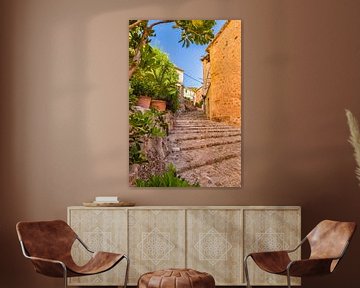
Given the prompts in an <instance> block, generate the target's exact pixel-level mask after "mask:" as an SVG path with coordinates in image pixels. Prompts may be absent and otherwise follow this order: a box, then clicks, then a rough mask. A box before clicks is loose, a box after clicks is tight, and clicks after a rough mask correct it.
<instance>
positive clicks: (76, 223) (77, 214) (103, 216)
mask: <svg viewBox="0 0 360 288" xmlns="http://www.w3.org/2000/svg"><path fill="white" fill-rule="evenodd" d="M68 211H69V212H68V222H69V225H70V226H71V227H72V228H73V229H74V231H75V232H76V233H77V234H78V235H79V237H80V239H81V240H83V241H84V243H85V244H86V245H87V246H88V247H89V248H90V249H91V250H93V251H107V252H115V253H126V251H127V215H126V214H127V213H126V210H125V209H101V208H99V209H81V208H80V209H69V210H68ZM71 252H72V255H73V258H74V260H75V262H76V263H80V264H84V263H86V262H87V261H88V259H89V252H87V251H86V250H85V249H84V248H83V247H82V245H81V244H80V243H79V242H78V241H76V242H75V244H74V246H73V248H72V251H71ZM125 267H126V264H125V261H121V262H120V263H119V264H118V265H117V266H116V267H114V268H113V269H111V270H109V271H108V272H105V273H101V274H97V275H93V276H85V277H72V278H69V280H68V281H69V284H70V285H96V286H105V285H122V283H123V281H124V273H125Z"/></svg>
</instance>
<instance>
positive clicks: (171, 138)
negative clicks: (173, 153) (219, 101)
mask: <svg viewBox="0 0 360 288" xmlns="http://www.w3.org/2000/svg"><path fill="white" fill-rule="evenodd" d="M239 135H241V133H240V131H235V132H232V131H230V132H228V131H222V132H210V133H182V134H180V135H179V134H171V135H169V136H168V139H169V141H170V142H175V141H187V140H197V139H211V138H222V137H231V136H239Z"/></svg>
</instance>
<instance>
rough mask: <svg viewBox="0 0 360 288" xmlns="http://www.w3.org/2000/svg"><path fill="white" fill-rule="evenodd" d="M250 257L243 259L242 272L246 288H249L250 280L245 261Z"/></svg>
mask: <svg viewBox="0 0 360 288" xmlns="http://www.w3.org/2000/svg"><path fill="white" fill-rule="evenodd" d="M249 256H250V255H247V256H246V257H245V258H244V272H245V279H246V287H247V288H251V285H250V279H249V270H248V266H247V259H248V258H249Z"/></svg>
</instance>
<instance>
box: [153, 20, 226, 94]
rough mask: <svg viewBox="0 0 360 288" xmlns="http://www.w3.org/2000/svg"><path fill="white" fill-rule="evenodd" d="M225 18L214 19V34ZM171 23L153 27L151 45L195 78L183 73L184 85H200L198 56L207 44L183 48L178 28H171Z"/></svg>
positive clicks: (200, 66)
mask: <svg viewBox="0 0 360 288" xmlns="http://www.w3.org/2000/svg"><path fill="white" fill-rule="evenodd" d="M225 22H226V20H216V25H215V26H214V28H213V29H214V32H215V33H214V34H216V33H217V32H218V31H219V30H220V29H221V27H222V26H223V24H224V23H225ZM173 25H174V24H173V23H166V24H161V25H157V26H155V27H154V30H155V34H156V36H155V37H151V43H150V44H151V45H152V46H154V47H158V48H159V49H161V50H162V51H164V52H165V53H167V54H168V55H169V57H170V60H171V62H173V63H174V64H175V65H176V66H177V67H179V68H181V69H183V70H184V73H186V74H187V75H190V76H192V77H193V78H195V79H197V80H198V81H195V80H193V79H191V78H190V77H189V76H187V75H184V85H185V86H186V87H200V86H201V82H202V64H201V61H200V58H201V57H202V56H204V55H205V54H206V52H205V49H206V47H207V46H208V44H207V45H195V44H191V45H190V47H188V48H185V47H184V48H183V47H182V43H178V41H179V40H180V30H179V29H173V28H172V26H173Z"/></svg>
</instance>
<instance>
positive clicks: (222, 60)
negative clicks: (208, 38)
mask: <svg viewBox="0 0 360 288" xmlns="http://www.w3.org/2000/svg"><path fill="white" fill-rule="evenodd" d="M207 51H208V53H209V55H210V74H211V86H210V88H209V91H208V94H207V97H208V101H207V104H208V107H207V109H206V110H207V112H208V113H207V115H208V117H209V118H210V119H211V120H215V121H220V122H226V123H228V124H231V125H234V126H240V123H241V112H240V111H241V21H240V20H230V21H228V22H227V23H225V24H224V26H223V28H222V29H221V30H220V32H219V33H218V34H217V35H216V37H215V39H214V40H213V42H212V43H210V45H209V46H208V48H207ZM203 63H204V64H206V62H205V61H203Z"/></svg>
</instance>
